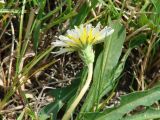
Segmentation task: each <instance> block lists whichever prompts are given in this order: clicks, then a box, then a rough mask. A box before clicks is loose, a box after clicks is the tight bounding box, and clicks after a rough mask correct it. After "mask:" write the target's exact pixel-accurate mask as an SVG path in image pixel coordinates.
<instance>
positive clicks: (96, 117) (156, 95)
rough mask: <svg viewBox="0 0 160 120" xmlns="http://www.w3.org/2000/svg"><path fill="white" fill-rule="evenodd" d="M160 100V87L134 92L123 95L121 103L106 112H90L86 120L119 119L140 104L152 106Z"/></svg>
mask: <svg viewBox="0 0 160 120" xmlns="http://www.w3.org/2000/svg"><path fill="white" fill-rule="evenodd" d="M157 100H160V87H155V88H152V89H150V90H146V91H143V92H134V93H131V94H128V95H125V96H122V97H121V101H120V105H119V106H117V107H114V108H110V109H106V110H105V111H104V112H99V113H98V112H97V113H88V114H86V115H85V120H91V119H92V120H119V119H121V118H122V117H123V115H125V114H126V113H129V112H130V111H131V110H133V109H135V108H136V107H138V106H150V105H152V104H153V103H154V102H156V101H157Z"/></svg>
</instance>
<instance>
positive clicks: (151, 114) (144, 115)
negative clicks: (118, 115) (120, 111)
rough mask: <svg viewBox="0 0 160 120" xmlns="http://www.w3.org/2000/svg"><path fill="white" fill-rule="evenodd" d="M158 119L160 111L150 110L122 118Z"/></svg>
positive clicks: (135, 119)
mask: <svg viewBox="0 0 160 120" xmlns="http://www.w3.org/2000/svg"><path fill="white" fill-rule="evenodd" d="M157 118H160V110H155V109H149V110H146V111H143V112H141V113H138V114H135V115H132V116H127V117H125V118H122V120H149V119H157Z"/></svg>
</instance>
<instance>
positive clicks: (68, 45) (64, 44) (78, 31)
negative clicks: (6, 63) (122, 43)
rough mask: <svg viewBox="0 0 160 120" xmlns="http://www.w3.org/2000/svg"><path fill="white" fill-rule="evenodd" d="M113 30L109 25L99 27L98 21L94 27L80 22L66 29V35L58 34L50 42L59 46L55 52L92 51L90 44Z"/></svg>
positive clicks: (100, 39) (100, 40) (99, 40)
mask: <svg viewBox="0 0 160 120" xmlns="http://www.w3.org/2000/svg"><path fill="white" fill-rule="evenodd" d="M113 32H114V30H113V29H112V28H111V27H107V26H106V27H104V28H103V29H101V28H100V23H98V24H97V26H96V27H93V26H92V25H91V24H87V25H83V24H82V25H80V26H79V27H77V26H75V27H74V29H71V30H67V33H66V35H60V36H59V39H58V40H56V41H55V42H52V44H53V45H54V46H55V47H61V49H60V50H59V51H58V52H55V53H57V54H62V53H65V52H73V51H78V52H80V53H81V52H84V51H85V50H86V49H87V51H90V50H89V49H91V51H92V45H94V44H97V43H99V42H102V41H103V39H104V38H105V37H106V36H108V35H110V34H112V33H113ZM91 51H90V52H91ZM82 54H83V53H82ZM81 56H83V55H81ZM88 57H89V56H88Z"/></svg>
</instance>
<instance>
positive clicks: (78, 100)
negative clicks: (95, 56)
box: [62, 63, 93, 120]
mask: <svg viewBox="0 0 160 120" xmlns="http://www.w3.org/2000/svg"><path fill="white" fill-rule="evenodd" d="M92 74H93V63H89V64H88V77H87V80H86V83H85V85H84V86H83V88H82V89H81V91H80V93H79V95H78V96H77V98H76V99H75V100H74V102H73V103H72V104H71V106H70V107H69V109H68V110H67V112H66V113H65V114H64V116H63V118H62V120H69V119H70V117H71V114H72V112H73V111H74V109H75V108H76V107H77V105H78V103H79V102H80V100H81V99H82V97H83V96H84V94H85V93H86V91H87V89H88V88H89V86H90V83H91V80H92Z"/></svg>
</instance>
